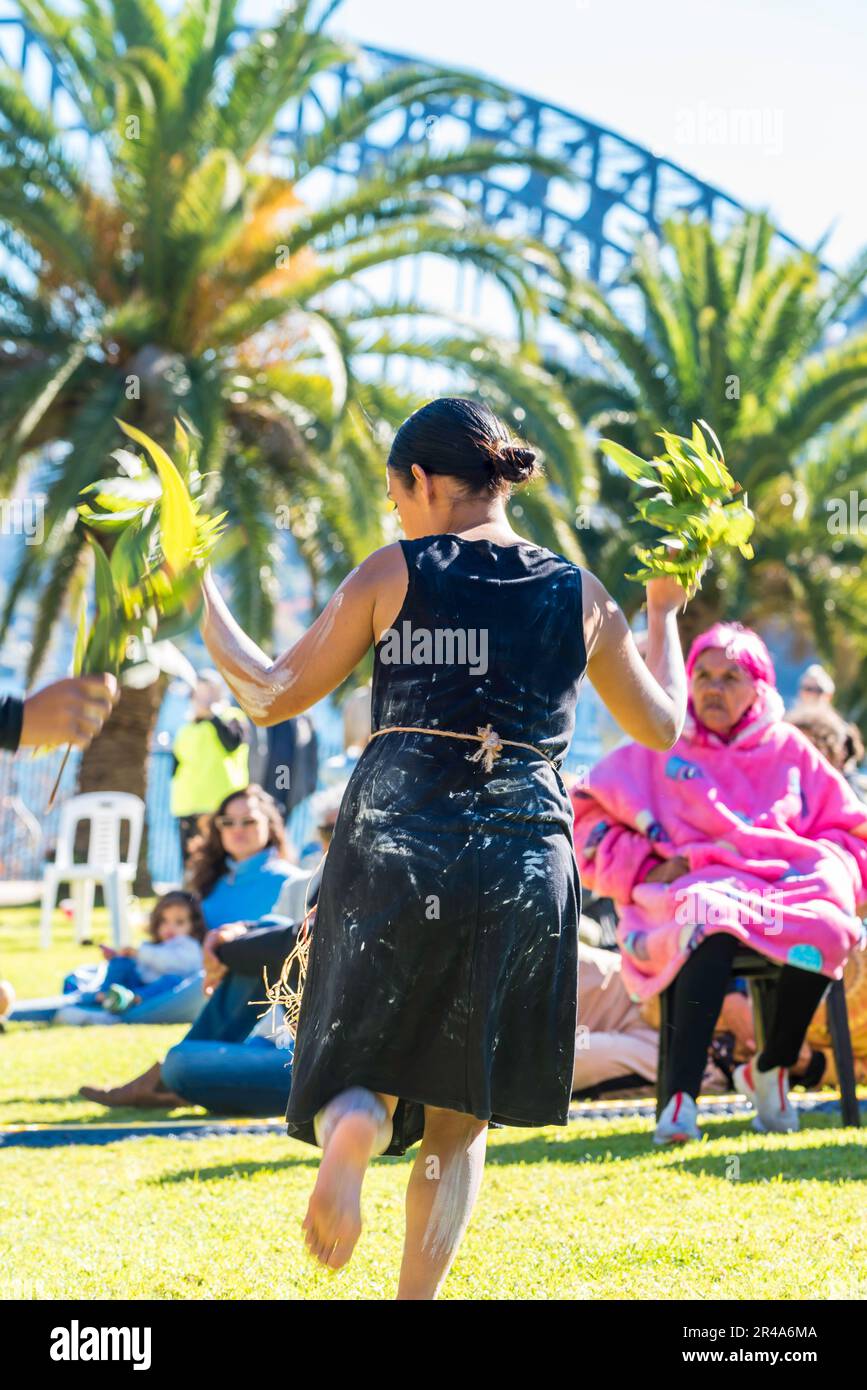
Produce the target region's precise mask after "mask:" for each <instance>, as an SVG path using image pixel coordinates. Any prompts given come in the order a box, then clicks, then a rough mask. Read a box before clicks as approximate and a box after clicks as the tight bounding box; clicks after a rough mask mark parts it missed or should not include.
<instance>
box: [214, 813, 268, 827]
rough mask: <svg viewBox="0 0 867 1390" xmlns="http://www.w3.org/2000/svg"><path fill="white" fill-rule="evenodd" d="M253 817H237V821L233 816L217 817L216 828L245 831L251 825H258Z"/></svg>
mask: <svg viewBox="0 0 867 1390" xmlns="http://www.w3.org/2000/svg"><path fill="white" fill-rule="evenodd" d="M258 823H259V822H258V821H257V819H256V817H255V816H239V817H238V819H237V820H235V818H234V817H233V816H217V828H218V829H219V830H236V829H243V830H247V829H248V828H249V827H250V826H251V825H258Z"/></svg>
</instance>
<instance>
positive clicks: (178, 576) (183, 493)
mask: <svg viewBox="0 0 867 1390" xmlns="http://www.w3.org/2000/svg"><path fill="white" fill-rule="evenodd" d="M118 424H119V425H120V427H121V429H122V430H123V431H124V433H125V434H126V435H127V436H128V437H129V438H130V439H132V440H134V441H135V443H137V444H139V445H141V447H142V448H143V449H144V450H145V452H146V453H147V455H148V456H149V457H150V459H151V460H152V462H153V464H154V466H155V468H156V473H154V472H153V470H152V469H151V468H149V467H148V465H147V463H146V462H145V461H144V459H142V458H140V457H139V456H138V455H137V454H134V453H132V452H130V451H129V450H127V449H117V450H116V451H115V453H114V455H113V457H114V458H115V460H116V461H117V463H118V464H119V466H120V469H121V474H120V476H118V477H113V478H104V479H102V480H101V481H100V482H96V483H92V484H91V485H90V487H88V488H85V489H84V492H83V493H82V496H83V497H84V498H86V499H87V500H85V501H83V502H82V503H81V504H80V505H79V507H78V514H79V516H80V517H81V520H82V522H83V524H84V525H85V526H86V527H87V528H88V530H89V531H90V532H92V533H93V534H90V535H88V541H89V542H90V547H91V551H92V553H93V564H94V581H95V605H94V616H93V620H92V622H91V623H90V625H88V618H87V609H88V605H87V600H86V597H83V598H82V602H81V608H80V611H79V616H78V625H77V631H76V638H75V647H74V650H73V662H72V665H73V673H74V674H75V675H76V676H79V675H101V674H103V673H107V674H110V675H114V676H121V678H122V680H125V682H126V683H128V684H136V685H140V686H142V685H149V684H151V683H152V682H153V681H154V680H155V679H156V678H157V676H158V675H159V673H160V671H161V670H163V669H169V670H171V669H172V667H173V665H176V663H177V662H180V661H182V658H181V657H180V654H179V653H177V652H176V651H175V649H174V648H173V647H172V645H171V642H170V640H169V639H170V638H172V637H176V636H178V635H179V634H180V633H182V632H184V631H185V630H186V629H187V628H190V627H192V626H193V625H194V624H195V622H196V619H197V606H196V605H195V604H193V603H192V602H191V599H192V596H193V595H194V593H197V592H198V589H199V587H200V584H201V578H202V575H203V573H204V570H205V568H206V566H207V564H208V560H209V558H210V556H211V552H212V551H213V549H214V547H215V545H216V543H217V541H218V540H219V538H220V536H221V535H222V532H223V527H222V521H223V516H224V515H225V513H223V516H218V517H210V516H208V515H207V514H206V513H205V512H203V511H202V510H201V509H200V506H199V502H198V500H197V499H196V498H194V497H193V496H192V495H191V492H190V487H189V485H190V484H194V483H198V482H199V481H200V478H199V474H198V472H197V471H196V469H195V460H194V457H193V455H192V452H191V449H190V442H189V437H188V436H187V434H186V431H185V430H184V429H183V428H182V426H181V425H180V423H179V422H178V421H177V420H176V421H175V444H176V449H177V455H178V460H179V462H178V465H177V466H176V465H175V463H174V462H173V461H172V459H171V458H170V457H169V455H168V454H167V453H166V451H165V450H164V449H163V448H162V447H161V446H160V445H159V444H157V443H156V441H155V440H153V439H151V438H150V436H149V435H147V434H145V433H144V432H143V431H142V430H139V429H136V428H135V426H133V425H128V424H126V423H125V422H124V421H123V420H118ZM200 607H201V600H199V604H198V608H200ZM68 757H69V748H67V750H66V756H65V757H64V759H63V762H62V764H61V767H60V772H59V773H58V775H57V780H56V782H55V784H54V789H53V791H52V793H51V797H50V799H49V803H48V808H49V810H50V808H51V806H52V805H53V803H54V799H55V797H56V795H57V789H58V787H59V786H60V781H61V778H62V776H63V772H64V768H65V767H66V762H67V759H68Z"/></svg>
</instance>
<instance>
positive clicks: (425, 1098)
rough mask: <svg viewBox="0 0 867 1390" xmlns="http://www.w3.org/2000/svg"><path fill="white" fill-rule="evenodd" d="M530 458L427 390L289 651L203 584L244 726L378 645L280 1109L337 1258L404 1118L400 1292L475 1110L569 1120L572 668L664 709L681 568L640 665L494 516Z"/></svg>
mask: <svg viewBox="0 0 867 1390" xmlns="http://www.w3.org/2000/svg"><path fill="white" fill-rule="evenodd" d="M536 471H537V469H536V465H535V461H534V455H533V453H532V451H531V450H529V449H526V448H524V447H521V446H519V445H516V444H514V443H513V442H512V441H511V439H510V437H509V434H508V432H507V430H506V429H505V428H504V426H503V425H502V424H501V423H500V422H499V421H498V420H497V419H496V417H495V416H494V415H493V414H492V413H491V412H490V410H489V409H488V408H487V407H486V406H483V405H479V404H475V403H473V402H471V401H466V400H456V399H444V400H437V401H432V402H431V403H430V404H429V405H426V406H425V407H424V408H423V409H421V410H419V411H417V412H416V413H415V414H414V415H412V416H411V417H410V418H409V419H408V420H407V421H405V423H404V424H403V425H402V426H401V428H400V430H399V431H398V433H397V436H396V437H395V441H394V444H393V447H392V450H391V454H390V456H389V460H388V495H389V497H390V498H391V499H392V501H393V502H394V503H395V504H396V506H397V510H398V512H399V513H400V519H401V522H402V523H403V528H404V531H405V533H406V535H407V537H408V538H409V539H408V540H405V541H401V542H399V543H397V544H395V545H388V546H384V547H383V548H382V549H380V550H377V551H375V552H374V554H372V555H370V556H369V557H368V559H367V560H365V561H364V562H363V564H361V565H359V566H358V568H357V569H355V570H353V572H352V573H351V574H350V575H349V577H348V578H347V579H346V580H345V581H344V582H343V584H341V586H340V588H339V589H338V590H337V591H336V593H335V594H334V595H333V597H332V598H331V600H330V602H329V603H328V605H327V607H326V608H325V609H324V611H323V612H322V614H321V615H320V617H319V618H317V620H316V621H315V622H314V623H313V625H312V626H311V628H310V629H309V631H308V632H306V633H305V634H304V636H303V637H301V638H300V639H299V640H298V642H296V643H295V645H294V646H293V647H292V649H291V650H290V651H288V652H286V653H285V655H283V656H281V657H280V658H279V659H278V660H276V661H270V660H269V659H268V657H266V656H265V654H264V653H263V652H262V651H260V649H259V648H258V647H257V646H256V645H255V644H254V643H252V642H251V641H250V640H249V638H247V637H246V636H245V634H244V633H243V632H242V631H241V630H240V628H239V627H238V625H237V624H236V623H235V621H234V620H233V618H232V616H231V614H230V613H229V611H228V610H227V608H226V606H225V604H224V603H223V601H222V599H221V598H220V596H219V593H218V592H217V589H216V587H215V585H214V583H213V581H212V580H211V579H210V577H209V578H207V579H206V581H205V596H206V614H205V619H204V622H203V628H202V631H203V635H204V638H205V641H206V643H207V645H208V648H209V650H210V652H211V655H212V656H213V658H214V661H215V662H216V664H217V665H218V666H219V668H220V670H221V671H222V673H223V675H224V676H225V678H226V680H227V682H228V683H229V685H230V686H231V688H232V690H233V691H234V693H235V695H236V696H237V698H238V700H239V701H240V703H241V705H242V706H243V707H244V709H245V710H246V711H247V713H248V714H249V715H250V716H251V718H252V719H253V720H254V721H255V722H256V723H258V724H265V725H267V724H273V723H276V722H277V721H278V720H281V719H287V718H289V717H291V716H292V715H295V714H299V713H301V711H302V710H306V709H308V708H309V707H310V706H311V705H312V704H314V703H315V702H316V701H317V700H319V699H321V698H322V697H323V696H324V695H327V694H328V692H329V691H331V690H333V689H334V688H335V687H336V686H337V685H339V684H340V683H341V681H343V680H345V679H346V677H347V676H348V675H349V673H350V672H351V671H352V670H353V668H354V667H355V666H356V665H357V664H358V662H359V661H360V660H361V658H362V657H363V655H364V653H365V652H366V651H367V649H368V648H369V646H370V645H371V643H373V644H374V645H375V667H374V678H373V731H374V733H373V737H372V739H371V741H370V743H369V744H368V746H367V748H366V749H365V751H364V753H363V755H362V757H361V759H360V761H359V763H358V765H357V767H356V769H355V771H354V773H353V775H352V778H351V780H350V783H349V786H348V787H347V790H346V793H345V796H344V799H343V803H342V806H341V809H340V815H339V817H338V821H337V825H336V827H335V832H334V839H333V842H332V845H331V848H330V851H329V854H328V859H327V861H326V865H325V870H324V873H323V877H322V884H321V888H320V892H319V899H318V903H317V909H316V921H315V925H314V929H313V936H312V942H311V949H310V963H309V972H308V975H307V981H306V985H305V991H304V998H303V1002H302V1007H301V1016H300V1020H299V1027H298V1037H297V1042H296V1048H295V1057H294V1062H293V1075H292V1092H291V1096H290V1100H289V1109H288V1114H287V1120H288V1130H289V1133H290V1134H291V1135H293V1136H295V1137H296V1138H299V1139H303V1140H306V1141H308V1142H310V1143H318V1144H319V1145H321V1147H322V1148H323V1150H324V1152H323V1158H322V1162H321V1164H320V1167H319V1173H318V1177H317V1181H316V1185H315V1188H314V1190H313V1193H312V1195H311V1198H310V1203H309V1206H308V1210H307V1215H306V1217H305V1220H304V1229H305V1231H306V1241H307V1245H308V1246H309V1248H310V1250H311V1251H312V1252H313V1254H314V1255H316V1256H317V1257H318V1258H319V1259H320V1260H321V1261H322V1262H323V1263H324V1264H326V1265H329V1266H330V1267H331V1268H333V1269H337V1268H340V1266H342V1265H344V1264H345V1263H346V1261H347V1260H348V1259H349V1257H350V1255H351V1253H352V1249H353V1247H354V1245H355V1242H356V1240H357V1239H358V1236H359V1234H360V1231H361V1214H360V1195H361V1185H362V1180H363V1178H364V1173H365V1170H366V1167H367V1165H368V1163H369V1161H370V1159H371V1157H372V1156H373V1155H374V1154H382V1153H389V1154H400V1153H404V1152H405V1151H406V1149H407V1148H408V1147H409V1146H410V1145H412V1144H415V1143H416V1142H417V1141H418V1140H421V1149H420V1151H419V1154H418V1157H417V1159H416V1162H415V1164H414V1166H413V1169H412V1173H411V1176H410V1181H409V1186H408V1189H407V1204H406V1240H405V1246H404V1255H403V1263H402V1266H401V1274H400V1282H399V1287H398V1295H397V1296H398V1298H401V1299H426V1298H434V1297H435V1296H436V1294H437V1292H438V1290H439V1288H440V1286H441V1284H442V1281H443V1279H444V1278H445V1275H446V1272H447V1271H448V1269H449V1266H450V1265H451V1262H452V1260H453V1259H454V1257H455V1254H456V1252H457V1248H458V1245H459V1243H460V1240H461V1238H462V1236H463V1233H464V1231H465V1229H466V1226H467V1223H468V1221H469V1218H470V1213H471V1211H472V1207H473V1203H474V1201H475V1197H476V1194H477V1192H478V1188H479V1183H480V1181H481V1177H482V1171H483V1167H484V1157H485V1144H486V1136H487V1127H488V1124H489V1123H498V1124H508V1125H548V1124H565V1123H566V1119H567V1114H568V1106H569V1097H570V1087H571V1079H572V1068H573V1058H574V1040H575V1024H576V1018H575V1011H576V992H577V963H576V960H577V929H578V915H579V910H580V884H579V881H578V874H577V869H576V865H575V859H574V854H573V850H572V810H571V806H570V802H569V798H568V796H567V793H566V790H565V788H564V786H563V782H562V780H561V778H560V774H559V771H558V767H559V764H560V762H561V760H562V758H563V756H564V755H565V753H566V751H567V749H568V747H569V742H570V739H571V736H572V732H573V728H574V721H575V703H576V700H577V697H578V691H579V687H580V684H581V680H582V678H583V675H584V672H585V669H586V671H587V672H588V673H589V675H590V678H591V680H592V681H593V684H594V685H595V687H596V689H597V690H598V692H599V694H600V695H601V697H602V699H603V700H604V701H605V703H606V705H607V706H608V708H609V709H610V710H611V712H612V714H613V715H614V716H615V718H616V719H618V721H619V722H620V724H621V725H622V727H623V728H624V730H625V731H626V732H627V733H628V734H629V735H630V736H631V737H632V738H635V739H638V740H639V741H640V742H642V743H646V744H647V745H648V746H649V747H652V748H667V747H670V746H671V744H673V743H674V742H675V740H676V739H677V737H678V736H679V734H680V731H681V727H682V723H683V717H684V708H685V685H684V674H683V662H682V658H681V652H680V645H679V641H678V635H677V622H676V616H675V615H676V611H677V609H678V607H680V606H681V605H682V603H683V600H684V594H683V590H682V589H681V588H680V586H679V585H678V584H676V583H675V582H673V581H669V580H655V581H653V582H652V583H651V584H649V585H648V586H647V603H648V628H649V635H648V651H647V664H645V662H644V661H643V660H642V659H641V657H640V656H639V654H638V652H637V650H636V648H635V645H634V643H633V641H632V638H631V636H630V633H629V629H628V626H627V624H626V621H625V619H624V617H623V614H622V613H621V611H620V609H619V608H618V607H617V605H616V604H615V603H614V602H613V600H612V599H611V598H610V597H609V595H608V594H607V593H606V591H605V589H604V588H603V587H602V585H601V584H600V583H599V581H598V580H597V579H595V578H594V577H593V575H591V574H590V573H588V572H587V571H586V570H582V569H581V568H579V567H578V566H576V565H573V564H570V563H569V562H568V561H566V560H564V559H562V558H561V557H560V556H558V555H555V554H552V553H551V552H550V551H548V550H544V549H541V548H540V547H539V546H536V545H532V544H531V543H530V542H529V541H525V540H523V539H522V538H521V537H520V536H518V535H516V533H515V532H514V531H513V530H512V527H511V525H510V524H509V520H508V518H507V515H506V508H505V504H506V501H507V499H508V497H509V495H510V492H511V488H512V485H513V484H515V483H521V482H525V481H527V480H528V479H529V478H531V477H533V476H534V474H535V473H536Z"/></svg>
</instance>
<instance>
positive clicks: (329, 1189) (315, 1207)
mask: <svg viewBox="0 0 867 1390" xmlns="http://www.w3.org/2000/svg"><path fill="white" fill-rule="evenodd" d="M396 1105H397V1097H396V1096H384V1095H381V1094H380V1093H379V1092H378V1091H367V1090H365V1089H364V1087H363V1086H352V1087H350V1089H349V1090H347V1091H341V1092H340V1094H339V1095H337V1096H335V1097H334V1099H333V1100H330V1101H329V1102H328V1104H327V1105H325V1106H323V1108H322V1109H321V1110H320V1111H319V1113H318V1115H317V1116H316V1120H315V1127H316V1137H317V1139H318V1141H319V1143H320V1144H321V1145H322V1151H323V1152H322V1162H321V1163H320V1165H319V1172H318V1173H317V1175H316V1184H315V1186H314V1188H313V1191H312V1193H311V1194H310V1201H309V1202H308V1204H307V1215H306V1216H305V1217H304V1220H303V1222H302V1223H301V1226H302V1230H303V1231H304V1232H305V1236H304V1239H305V1242H306V1244H307V1248H308V1249H309V1251H310V1253H311V1254H312V1255H315V1256H316V1258H317V1260H319V1261H321V1263H322V1264H324V1265H328V1267H329V1269H340V1268H341V1267H342V1266H343V1265H345V1264H346V1263H347V1262H348V1261H349V1258H350V1256H351V1255H352V1252H353V1250H354V1249H355V1245H356V1242H357V1240H358V1237H359V1236H360V1235H361V1185H362V1183H363V1182H364V1175H365V1173H366V1172H367V1165H368V1164H369V1162H370V1160H371V1158H372V1157H373V1156H374V1154H381V1153H383V1152H384V1151H385V1149H387V1148H388V1146H389V1144H390V1143H391V1119H392V1116H393V1114H394V1110H395V1106H396Z"/></svg>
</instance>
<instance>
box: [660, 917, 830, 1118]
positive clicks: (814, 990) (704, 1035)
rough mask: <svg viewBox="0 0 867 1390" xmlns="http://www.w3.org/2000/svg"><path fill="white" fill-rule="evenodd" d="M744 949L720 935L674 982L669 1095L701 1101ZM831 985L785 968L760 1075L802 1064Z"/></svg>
mask: <svg viewBox="0 0 867 1390" xmlns="http://www.w3.org/2000/svg"><path fill="white" fill-rule="evenodd" d="M742 950H743V945H742V943H741V942H740V941H738V940H737V938H736V937H734V936H730V935H729V933H728V932H716V933H714V935H713V936H709V937H708V938H707V940H706V941H703V942H702V943H701V945H700V946H698V947H696V949H695V950H694V951H693V953H692V955H691V956H690V957H689V958H688V960H686V961H684V964H683V967H682V969H681V971H680V974H679V975H678V976H677V978H676V980H675V981H674V999H673V1004H672V1009H671V1013H670V1015H669V1016H670V1019H671V1027H672V1038H671V1053H670V1064H669V1084H668V1088H667V1089H668V1095H669V1097H670V1096H673V1095H674V1094H675V1092H676V1091H686V1092H687V1094H688V1095H691V1096H693V1097H696V1096H698V1093H699V1088H700V1086H701V1079H702V1076H703V1075H704V1069H705V1067H706V1065H707V1052H708V1048H709V1047H710V1044H711V1039H712V1038H713V1030H714V1028H715V1026H716V1021H717V1019H718V1018H719V1015H720V1009H721V1008H722V1004H723V999H724V998H725V995H726V991H727V988H728V984H729V980H730V979H731V973H732V961H733V960H734V957H735V955H736V953H737V952H738V951H742ZM828 984H829V981H828V980H827V979H826V978H825V976H824V975H816V974H814V973H813V971H811V970H799V969H798V967H797V966H795V965H784V966H783V968H782V971H781V972H780V978H779V982H778V984H777V988H776V1000H775V1008H774V1011H773V1015H774V1016H773V1019H772V1022H771V1027H770V1032H769V1035H768V1037H767V1038H766V1039H765V1045H764V1048H763V1049H762V1052H761V1055H760V1056H759V1058H758V1063H757V1065H758V1068H759V1071H770V1069H771V1067H790V1066H792V1065H793V1064H794V1063H795V1062H796V1061H797V1058H798V1053H799V1052H800V1050H801V1044H802V1042H803V1041H804V1034H805V1033H806V1031H807V1029H808V1028H809V1026H810V1020H811V1019H812V1017H813V1014H814V1013H815V1012H816V1009H817V1008H818V1005H819V1001H820V999H821V998H822V995H823V994H824V992H825V990H826V989H827V988H828Z"/></svg>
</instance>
